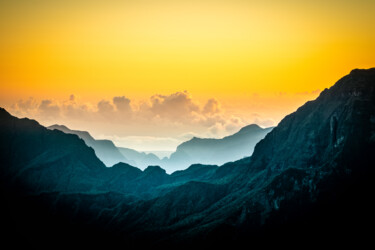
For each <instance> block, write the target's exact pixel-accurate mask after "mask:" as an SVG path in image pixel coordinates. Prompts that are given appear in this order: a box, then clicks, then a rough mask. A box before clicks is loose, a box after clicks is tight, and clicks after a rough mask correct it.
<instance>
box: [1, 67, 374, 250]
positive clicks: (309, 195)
mask: <svg viewBox="0 0 375 250" xmlns="http://www.w3.org/2000/svg"><path fill="white" fill-rule="evenodd" d="M374 100H375V69H369V70H353V71H352V72H351V73H350V74H349V75H347V76H345V77H343V78H342V79H340V80H339V81H338V82H337V83H336V84H335V85H334V86H332V87H331V88H330V89H326V90H324V91H323V92H322V93H321V94H320V96H319V97H318V98H317V99H316V100H314V101H310V102H307V103H306V104H305V105H303V106H302V107H300V108H299V109H298V110H297V111H296V112H294V113H292V114H290V115H288V116H286V117H285V118H284V119H283V120H282V121H281V122H280V123H279V125H278V126H277V127H275V128H274V129H272V131H271V132H269V133H268V134H267V135H266V136H265V138H264V139H263V140H261V141H260V142H259V143H258V144H257V145H256V146H255V149H254V152H253V154H252V156H251V157H246V158H243V159H241V160H238V161H234V162H229V163H226V164H224V165H222V166H216V165H203V164H194V165H192V166H190V167H189V168H187V169H186V170H181V171H175V172H174V173H173V174H167V173H166V171H165V170H164V169H162V168H161V167H159V166H150V167H147V168H146V169H145V170H143V171H142V170H140V169H138V168H136V167H133V166H130V165H128V164H125V163H118V164H115V165H114V166H113V167H105V165H104V164H103V163H102V162H101V161H100V160H99V159H98V158H97V157H96V155H95V152H94V150H93V149H92V148H90V147H87V145H86V143H85V142H84V141H83V140H82V139H80V138H79V137H78V136H77V135H72V134H66V133H63V132H61V131H58V130H49V129H46V128H45V127H43V126H41V125H39V124H38V123H37V122H36V121H33V120H29V119H18V118H16V117H13V116H11V115H10V114H9V113H7V112H6V111H5V110H4V109H0V180H1V182H0V183H1V189H0V191H1V193H0V194H1V196H0V198H1V202H2V206H0V219H1V222H2V223H1V229H2V232H3V233H2V234H1V237H2V239H1V240H2V242H3V243H4V244H6V243H12V246H13V247H17V246H18V245H19V244H21V243H24V242H26V243H27V244H28V246H29V247H30V246H34V247H37V248H39V249H40V248H49V249H50V248H51V246H59V247H71V246H72V245H74V246H77V247H85V248H87V247H103V248H104V247H106V248H109V247H119V246H120V247H123V248H137V249H139V248H141V247H145V246H147V247H152V248H157V247H163V249H166V248H172V247H173V248H181V247H184V248H185V247H186V248H209V247H213V246H215V247H217V246H221V247H227V248H231V249H233V248H239V247H253V246H259V245H258V244H261V247H268V246H270V245H271V246H273V247H278V248H280V247H281V246H288V247H291V246H295V247H299V248H300V247H304V246H311V245H317V246H321V245H323V244H324V245H327V244H334V246H335V247H342V246H348V244H349V243H355V246H356V247H358V248H362V247H364V246H368V245H367V244H369V243H371V242H372V241H373V233H372V230H371V228H372V226H373V225H374V222H375V218H374V211H373V205H372V197H373V193H374V187H373V181H374V178H375V171H374V166H375V101H374ZM195 140H196V139H195ZM192 141H193V142H194V140H192ZM190 143H191V142H190Z"/></svg>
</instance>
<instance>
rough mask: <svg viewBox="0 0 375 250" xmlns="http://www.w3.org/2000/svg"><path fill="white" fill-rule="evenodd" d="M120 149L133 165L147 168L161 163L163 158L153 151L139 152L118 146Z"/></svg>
mask: <svg viewBox="0 0 375 250" xmlns="http://www.w3.org/2000/svg"><path fill="white" fill-rule="evenodd" d="M118 150H119V151H120V153H121V154H122V155H124V156H125V158H127V159H128V161H129V162H130V163H131V164H132V165H134V166H136V167H138V168H141V169H146V168H147V167H148V166H151V165H161V160H160V159H159V157H157V156H156V155H155V154H153V153H144V152H138V151H136V150H134V149H130V148H124V147H118Z"/></svg>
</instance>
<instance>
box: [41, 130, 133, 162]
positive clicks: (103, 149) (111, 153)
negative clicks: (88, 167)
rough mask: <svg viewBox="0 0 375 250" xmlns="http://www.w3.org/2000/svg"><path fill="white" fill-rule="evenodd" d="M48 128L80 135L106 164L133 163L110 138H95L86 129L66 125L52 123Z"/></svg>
mask: <svg viewBox="0 0 375 250" xmlns="http://www.w3.org/2000/svg"><path fill="white" fill-rule="evenodd" d="M48 129H51V130H54V129H56V130H60V131H62V132H64V133H66V134H75V135H78V137H79V138H81V139H82V140H84V141H85V143H86V144H87V146H89V147H92V148H93V149H94V150H95V153H96V155H97V156H98V157H99V159H100V160H102V161H103V163H104V164H105V165H106V166H112V165H114V164H116V163H119V162H126V163H130V164H132V163H133V162H131V161H129V160H128V159H127V158H126V157H125V156H124V155H123V154H121V153H120V151H119V149H118V148H117V147H116V146H115V145H114V144H113V142H112V141H110V140H95V139H94V138H93V137H92V136H91V135H90V134H89V133H88V132H86V131H79V130H71V129H69V128H67V127H66V126H64V125H52V126H49V127H48Z"/></svg>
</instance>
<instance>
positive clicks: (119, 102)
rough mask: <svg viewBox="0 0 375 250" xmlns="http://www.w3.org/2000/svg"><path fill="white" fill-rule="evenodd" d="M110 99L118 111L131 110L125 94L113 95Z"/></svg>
mask: <svg viewBox="0 0 375 250" xmlns="http://www.w3.org/2000/svg"><path fill="white" fill-rule="evenodd" d="M112 101H113V104H114V105H115V107H116V110H117V111H118V112H122V113H131V112H132V108H131V106H130V99H129V98H126V97H125V96H115V97H113V100H112Z"/></svg>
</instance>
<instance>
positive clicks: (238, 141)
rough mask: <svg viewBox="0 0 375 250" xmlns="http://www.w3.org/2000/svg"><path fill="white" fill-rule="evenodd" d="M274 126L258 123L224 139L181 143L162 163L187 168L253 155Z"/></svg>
mask: <svg viewBox="0 0 375 250" xmlns="http://www.w3.org/2000/svg"><path fill="white" fill-rule="evenodd" d="M271 130H272V128H265V129H263V128H261V127H259V126H258V125H256V124H251V125H248V126H246V127H243V128H242V129H241V130H240V131H238V132H237V133H235V134H233V135H230V136H227V137H224V138H222V139H211V138H197V137H194V138H192V139H191V140H189V141H187V142H184V143H182V144H180V145H179V146H178V147H177V149H176V152H174V153H173V154H172V155H171V156H170V157H169V159H168V160H164V161H163V163H162V165H163V167H165V168H166V169H168V170H169V171H171V172H173V171H174V170H182V169H186V168H187V167H188V166H190V165H191V164H194V163H196V164H197V163H200V164H214V165H222V164H224V163H226V162H230V161H235V160H239V159H242V158H244V157H248V156H251V154H252V153H253V150H254V147H255V145H256V144H257V143H258V142H259V141H260V140H262V139H263V138H264V137H265V136H266V134H267V133H269V132H270V131H271Z"/></svg>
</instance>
